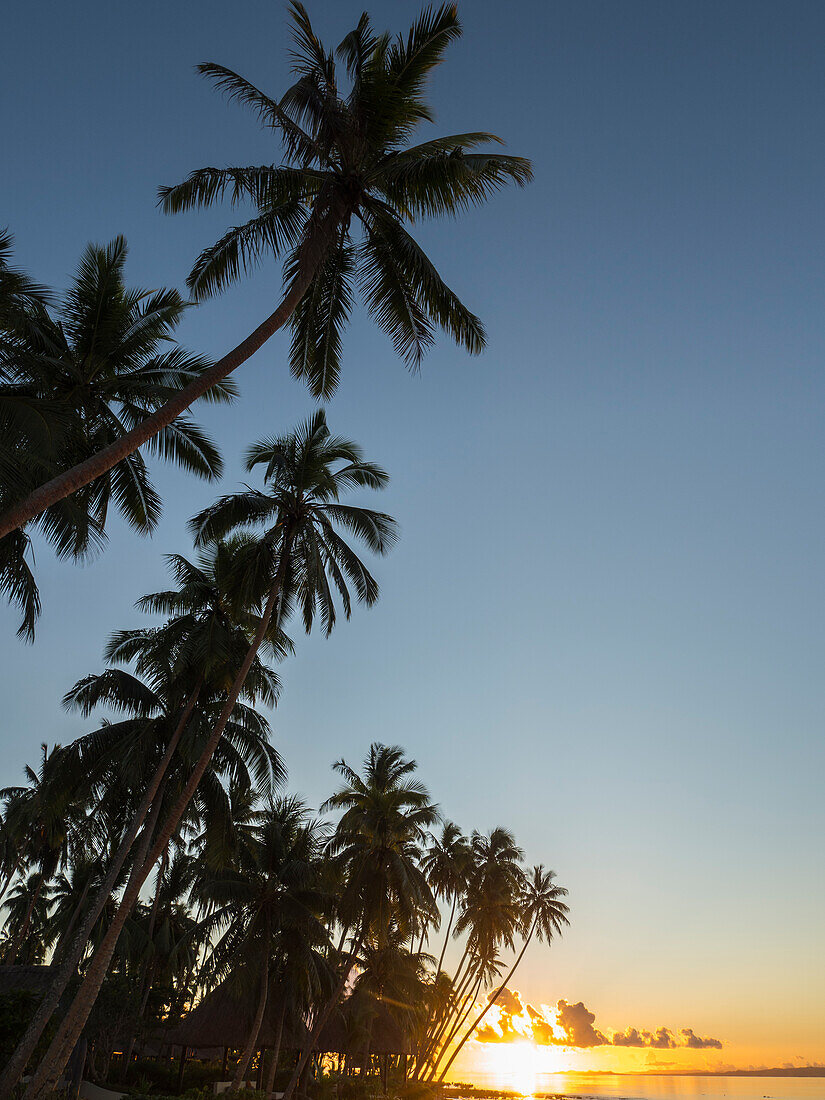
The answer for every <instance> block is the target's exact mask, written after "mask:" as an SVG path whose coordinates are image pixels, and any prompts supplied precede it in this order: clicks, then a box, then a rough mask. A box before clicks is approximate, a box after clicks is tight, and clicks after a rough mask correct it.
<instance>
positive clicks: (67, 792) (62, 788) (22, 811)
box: [0, 744, 88, 965]
mask: <svg viewBox="0 0 825 1100" xmlns="http://www.w3.org/2000/svg"><path fill="white" fill-rule="evenodd" d="M64 760H65V757H64V752H63V750H62V749H61V748H60V746H58V745H55V746H54V748H53V749H51V750H49V749H48V748H47V746H46V745H45V744H44V745H41V761H40V767H39V769H38V770H37V771H35V770H34V769H33V768H31V767H29V766H28V765H27V766H26V769H25V773H26V778H27V779H28V781H29V785H28V786H27V787H6V788H5V789H4V790H2V791H0V798H2V799H3V800H4V801H5V803H6V817H7V822H8V823H9V824H10V825H11V828H12V832H13V833H14V834H15V835H16V836H17V837H19V838H20V844H21V850H20V852H19V855H18V857H17V860H16V861H15V862H16V867H17V869H18V870H19V869H20V868H21V867H22V866H23V865H24V864H25V865H27V866H28V868H29V870H30V872H33V871H34V869H35V868H36V869H37V870H36V873H30V875H29V878H28V880H27V887H26V889H25V890H24V891H23V892H22V893H20V892H18V895H17V896H18V898H19V897H26V898H27V899H28V901H27V906H26V908H25V909H24V911H23V913H22V914H21V920H20V922H19V924H18V926H17V932H16V934H15V935H14V936H13V937H12V938H11V940H10V942H9V944H8V946H7V948H6V952H5V958H4V961H5V963H6V964H7V965H10V964H12V963H14V961H15V958H16V956H17V953H18V951H19V949H20V947H21V945H22V943H23V941H24V939H25V937H26V934H27V933H28V931H29V925H30V922H31V919H32V917H33V915H34V913H35V909H36V907H37V904H38V901H39V898H40V894H41V893H42V892H43V891H44V890H45V889H46V888H47V886H48V884H49V882H50V880H51V879H52V878H53V876H54V875H55V873H56V872H57V870H58V869H59V868H60V867H61V866H63V865H64V864H65V863H66V861H67V859H68V856H69V848H70V845H71V843H72V829H73V826H76V825H77V824H78V823H79V822H80V821H81V820H82V819H83V817H84V816H85V810H86V799H87V797H88V788H87V787H86V785H85V784H83V783H78V782H76V781H70V780H69V778H68V775H67V771H66V769H65V766H64Z"/></svg>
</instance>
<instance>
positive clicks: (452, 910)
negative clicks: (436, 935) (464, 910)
mask: <svg viewBox="0 0 825 1100" xmlns="http://www.w3.org/2000/svg"><path fill="white" fill-rule="evenodd" d="M457 902H458V894H453V904H452V907H451V908H450V919H449V920H448V921H447V935H446V936H445V937H444V945H443V947H442V948H441V954H440V955H439V956H438V969H437V970H436V972H435V978H434V979H433V984H435V983H436V982H437V981H438V979H439V977H440V976H441V967H442V966H443V965H444V956H445V954H446V953H447V944H448V943H449V942H450V932H452V930H453V918H454V917H455V907H456V904H457Z"/></svg>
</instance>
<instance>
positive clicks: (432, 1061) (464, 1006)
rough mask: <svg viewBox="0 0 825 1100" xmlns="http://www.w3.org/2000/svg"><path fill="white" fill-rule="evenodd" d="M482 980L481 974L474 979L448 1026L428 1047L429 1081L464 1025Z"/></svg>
mask: <svg viewBox="0 0 825 1100" xmlns="http://www.w3.org/2000/svg"><path fill="white" fill-rule="evenodd" d="M482 980H483V976H482V975H479V976H478V979H476V980H475V985H474V986H473V987H472V989H470V991H469V992H468V993H467V995H466V996H464V997H463V998H462V1000H461V1002H460V1004H459V1006H458V1008H457V1009H456V1012H455V1016H454V1018H453V1020H452V1022H451V1023H450V1021H449V1020H448V1021H447V1025H448V1026H446V1027H443V1028H442V1029H441V1031H440V1032H439V1033H438V1035H437V1037H436V1040H435V1042H434V1043H433V1045H432V1047H431V1048H430V1053H429V1055H428V1057H427V1061H428V1063H429V1070H428V1072H427V1080H429V1081H431V1080H432V1079H433V1078H434V1077H435V1075H436V1073H438V1067H439V1065H440V1064H441V1060H442V1059H443V1057H444V1055H445V1054H446V1052H447V1051H448V1050H449V1049H450V1043H451V1042H452V1041H453V1039H454V1038H455V1037H456V1035H457V1034H458V1033H459V1031H460V1030H461V1028H462V1027H463V1026H464V1021H465V1020H466V1019H467V1017H468V1016H469V1015H470V1013H471V1012H472V1011H473V1005H474V1004H475V1003H476V997H477V996H478V993H479V990H480V989H481V982H482ZM445 1035H446V1036H447V1037H446V1039H445V1038H444V1036H445Z"/></svg>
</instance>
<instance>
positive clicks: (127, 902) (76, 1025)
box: [0, 531, 292, 1100]
mask: <svg viewBox="0 0 825 1100" xmlns="http://www.w3.org/2000/svg"><path fill="white" fill-rule="evenodd" d="M291 544H292V533H291V531H287V532H286V533H285V535H284V544H283V549H282V553H283V560H282V562H281V564H280V565H279V567H278V575H277V577H276V580H275V583H274V585H273V586H272V589H271V590H270V593H269V597H268V599H267V602H266V607H265V608H264V613H263V615H262V616H261V618H260V620H259V622H258V628H257V630H256V631H255V637H254V638H253V640H252V642H251V644H250V646H249V649H248V650H247V653H246V657H245V658H244V660H243V663H242V665H241V667H240V669H239V670H238V673H237V675H236V677H235V681H234V683H233V684H232V687H231V689H230V691H229V695H228V696H227V699H226V702H225V703H224V706H223V709H222V710H221V713H220V716H219V718H218V721H217V722H216V724H215V727H214V729H213V731H212V733H211V735H210V737H209V740H208V742H207V743H206V747H205V748H204V750H203V752H202V753H201V756H200V758H199V760H198V762H197V764H196V765H195V767H194V769H193V771H192V774H191V775H190V777H189V780H188V782H187V784H186V786H185V787H184V789H183V791H182V792H181V794H180V796H179V798H178V800H177V802H176V803H175V805H174V807H173V808H172V810H171V811H170V813H169V816H168V817H167V819H166V823H165V824H164V826H163V828H162V829H161V831H160V833H159V835H158V837H157V839H156V841H155V843H154V845H153V847H152V850H151V852H150V853H149V856H148V858H147V859H146V861H145V863H144V864H143V866H142V868H140V869H139V870H138V871H137V872H136V873H135V874H133V876H132V878H131V879H130V881H129V885H128V886H127V887H126V890H125V892H124V894H123V897H122V899H121V901H120V905H119V906H118V908H117V911H116V913H115V916H114V919H113V920H112V923H111V925H110V927H109V929H108V931H107V932H106V935H105V936H104V938H103V940H102V941H101V943H100V946H99V947H98V949H97V951H96V952H95V954H94V955H93V957H92V960H91V962H90V963H89V966H88V969H87V971H86V977H85V978H84V980H83V984H82V985H81V987H80V989H79V990H78V992H77V996H76V997H75V999H74V1001H73V1002H72V1005H71V1007H70V1009H69V1011H68V1012H67V1013H66V1015H65V1017H64V1019H63V1022H62V1023H61V1025H60V1027H59V1028H58V1030H57V1033H56V1034H55V1037H54V1039H53V1040H52V1043H51V1046H50V1047H49V1049H48V1051H47V1052H46V1054H45V1056H44V1058H43V1060H42V1062H41V1063H40V1066H39V1067H38V1069H37V1072H36V1073H35V1075H34V1077H33V1078H32V1080H31V1082H30V1083H29V1087H28V1089H27V1090H26V1092H25V1094H24V1100H36V1098H38V1097H42V1096H44V1095H45V1094H46V1093H48V1092H49V1091H51V1090H53V1089H54V1087H55V1085H56V1084H57V1081H58V1080H59V1078H60V1074H61V1073H62V1072H63V1068H64V1066H65V1065H66V1062H67V1061H68V1059H69V1056H70V1055H71V1052H72V1049H73V1047H74V1044H75V1043H76V1042H77V1039H78V1037H79V1036H80V1033H81V1031H82V1030H83V1028H84V1026H85V1024H86V1021H87V1019H88V1018H89V1013H90V1012H91V1011H92V1008H93V1007H94V1003H95V1001H96V1000H97V995H98V993H99V992H100V987H101V985H102V984H103V979H104V978H105V977H106V973H107V972H108V969H109V963H110V962H111V960H112V955H113V954H114V951H115V946H116V945H117V940H118V937H119V935H120V932H121V929H122V928H123V925H124V924H125V923H126V919H127V917H128V916H129V914H130V913H131V911H132V908H133V907H134V904H135V902H136V901H137V898H138V894H139V893H140V889H141V887H142V886H143V883H144V882H145V881H146V879H147V878H148V877H149V873H150V872H151V870H152V868H153V867H154V865H155V864H156V863H157V861H158V859H159V858H160V857H161V855H162V854H163V850H164V848H165V847H166V844H167V842H168V840H169V838H170V837H171V836H172V834H173V833H174V831H175V829H176V828H177V827H178V824H179V823H180V820H181V818H182V817H183V815H184V813H185V812H186V808H187V806H188V805H189V803H190V801H191V800H192V796H193V795H194V793H195V791H196V790H197V787H198V784H199V783H200V781H201V779H202V778H203V774H204V772H205V771H206V769H207V767H208V766H209V761H210V760H211V759H212V756H213V755H214V752H215V749H216V748H217V747H218V743H219V741H220V739H221V735H222V734H223V731H224V729H225V728H226V724H227V722H228V721H229V719H230V717H231V715H232V711H233V709H234V707H235V703H236V702H237V701H238V697H239V696H240V694H241V691H242V690H243V686H244V683H245V681H246V677H247V676H248V674H249V670H250V668H251V667H252V662H253V661H254V659H255V657H256V655H257V653H258V650H259V649H260V648H261V644H262V643H263V640H264V637H265V636H266V632H267V630H268V628H269V623H270V621H271V619H272V615H273V612H274V611H275V607H276V604H277V605H278V606H279V617H280V596H281V592H282V587H283V582H284V579H285V572H286V568H287V564H288V559H289V555H290V550H291ZM0 1096H2V1092H0Z"/></svg>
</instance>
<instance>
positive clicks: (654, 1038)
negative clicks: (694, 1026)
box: [645, 1027, 679, 1050]
mask: <svg viewBox="0 0 825 1100" xmlns="http://www.w3.org/2000/svg"><path fill="white" fill-rule="evenodd" d="M647 1034H648V1033H647V1032H645V1035H647ZM647 1045H648V1046H649V1047H655V1048H656V1050H672V1049H673V1048H674V1047H675V1046H678V1045H679V1044H678V1043H677V1042H676V1038H675V1036H674V1034H673V1032H672V1031H670V1030H669V1029H668V1028H666V1027H660V1028H657V1029H656V1034H655V1035H651V1036H650V1042H649V1043H648V1044H647Z"/></svg>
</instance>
